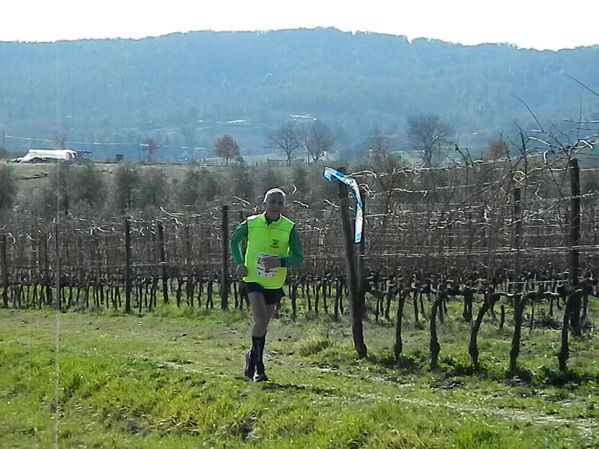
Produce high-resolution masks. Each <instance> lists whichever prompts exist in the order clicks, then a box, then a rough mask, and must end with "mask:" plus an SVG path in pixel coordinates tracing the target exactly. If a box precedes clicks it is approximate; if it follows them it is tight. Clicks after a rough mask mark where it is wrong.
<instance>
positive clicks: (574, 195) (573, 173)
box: [568, 159, 580, 287]
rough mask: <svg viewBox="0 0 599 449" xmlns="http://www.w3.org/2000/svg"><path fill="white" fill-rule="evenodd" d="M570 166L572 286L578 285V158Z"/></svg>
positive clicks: (570, 275)
mask: <svg viewBox="0 0 599 449" xmlns="http://www.w3.org/2000/svg"><path fill="white" fill-rule="evenodd" d="M568 166H569V167H570V198H571V199H570V242H569V243H570V267H569V268H570V271H569V281H570V285H572V287H576V285H578V249H575V248H574V247H576V246H578V245H579V244H580V169H579V168H578V160H577V159H572V160H570V162H569V163H568Z"/></svg>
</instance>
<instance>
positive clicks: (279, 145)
mask: <svg viewBox="0 0 599 449" xmlns="http://www.w3.org/2000/svg"><path fill="white" fill-rule="evenodd" d="M266 140H267V143H268V146H269V147H271V148H276V149H278V150H283V151H284V152H285V154H286V155H287V165H290V164H291V156H292V155H293V153H294V152H295V151H296V150H297V149H298V148H299V147H300V146H301V141H300V136H299V132H298V129H297V126H296V125H295V123H293V122H289V123H285V124H282V125H281V126H279V127H278V128H276V129H275V130H273V131H270V132H269V133H268V134H267V135H266Z"/></svg>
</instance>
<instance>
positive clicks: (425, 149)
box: [406, 114, 453, 167]
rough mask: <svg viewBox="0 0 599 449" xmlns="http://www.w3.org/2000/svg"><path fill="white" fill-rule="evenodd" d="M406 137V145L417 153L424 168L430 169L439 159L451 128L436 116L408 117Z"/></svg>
mask: <svg viewBox="0 0 599 449" xmlns="http://www.w3.org/2000/svg"><path fill="white" fill-rule="evenodd" d="M407 125H408V126H407V131H406V136H407V140H408V145H410V147H412V148H413V149H414V150H416V151H419V152H420V153H421V154H420V157H421V158H422V162H423V163H424V166H425V167H432V166H433V164H435V163H438V162H439V159H440V153H441V147H442V144H443V143H448V141H449V139H450V138H451V135H452V134H453V128H452V127H451V126H450V125H448V124H447V123H445V122H443V121H442V120H441V119H440V118H439V116H438V115H436V114H421V115H417V116H411V117H408V123H407Z"/></svg>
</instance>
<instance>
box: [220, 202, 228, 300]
mask: <svg viewBox="0 0 599 449" xmlns="http://www.w3.org/2000/svg"><path fill="white" fill-rule="evenodd" d="M220 229H221V240H222V245H223V252H222V260H221V267H222V270H221V271H222V278H221V283H220V301H221V302H220V304H221V308H222V309H223V310H227V309H228V306H229V245H228V244H227V242H228V240H229V206H227V205H224V206H223V207H222V221H221V228H220Z"/></svg>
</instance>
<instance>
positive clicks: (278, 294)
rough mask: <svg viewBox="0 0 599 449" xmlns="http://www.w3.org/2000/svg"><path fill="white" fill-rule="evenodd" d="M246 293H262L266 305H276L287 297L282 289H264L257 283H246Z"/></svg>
mask: <svg viewBox="0 0 599 449" xmlns="http://www.w3.org/2000/svg"><path fill="white" fill-rule="evenodd" d="M245 291H246V292H248V293H262V296H263V297H264V301H265V302H266V304H276V303H278V302H279V301H281V298H282V297H283V296H285V292H284V291H283V289H282V288H264V287H262V286H261V285H260V284H258V283H257V282H245Z"/></svg>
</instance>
